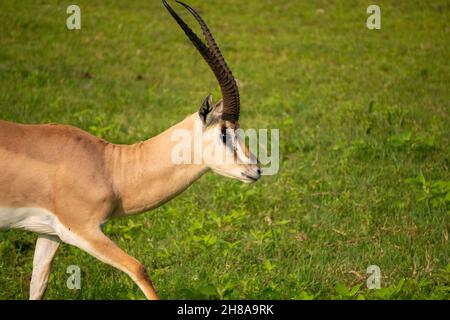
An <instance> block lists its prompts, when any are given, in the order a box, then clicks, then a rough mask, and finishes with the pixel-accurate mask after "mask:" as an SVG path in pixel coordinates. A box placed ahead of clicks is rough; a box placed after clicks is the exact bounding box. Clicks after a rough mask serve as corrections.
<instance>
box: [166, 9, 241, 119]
mask: <svg viewBox="0 0 450 320" xmlns="http://www.w3.org/2000/svg"><path fill="white" fill-rule="evenodd" d="M162 1H163V3H164V6H165V7H166V8H167V10H168V11H169V13H170V14H171V15H172V17H173V18H174V19H175V21H176V22H177V23H178V25H179V26H180V27H181V29H183V31H184V33H185V34H186V36H187V37H188V38H189V40H191V42H192V44H193V45H194V46H195V47H196V48H197V50H198V51H199V52H200V54H201V55H202V57H203V59H205V61H206V62H207V63H208V65H209V66H210V68H211V70H212V71H213V72H214V75H215V76H216V78H217V81H218V82H219V85H220V89H221V91H222V98H223V113H222V119H223V120H228V121H232V122H235V121H237V120H238V119H239V108H240V99H239V89H238V87H237V84H236V80H235V79H234V77H233V74H232V72H231V70H230V68H229V67H228V65H227V63H226V61H225V59H224V58H223V56H222V53H221V52H220V49H219V47H218V46H217V44H216V41H215V40H214V38H213V35H212V34H211V31H210V30H209V28H208V26H207V25H206V23H205V21H204V20H203V19H202V17H201V16H200V15H199V14H198V13H197V12H196V11H195V10H194V9H193V8H191V7H190V6H188V5H187V4H185V3H183V2H181V1H178V0H177V2H178V3H179V4H181V5H182V6H184V7H185V8H186V9H187V10H188V11H189V12H190V13H191V14H192V15H193V16H194V18H195V19H196V20H197V22H198V23H199V24H200V27H201V29H202V31H203V34H204V36H205V39H206V42H207V44H208V46H207V45H205V44H204V43H203V41H202V40H200V38H199V37H198V36H197V35H196V34H195V33H194V32H193V31H192V29H191V28H189V26H188V25H187V24H186V23H185V22H184V21H183V19H181V18H180V16H179V15H178V14H177V13H176V12H175V11H174V10H173V9H172V7H171V6H170V5H169V4H168V3H167V1H166V0H162Z"/></svg>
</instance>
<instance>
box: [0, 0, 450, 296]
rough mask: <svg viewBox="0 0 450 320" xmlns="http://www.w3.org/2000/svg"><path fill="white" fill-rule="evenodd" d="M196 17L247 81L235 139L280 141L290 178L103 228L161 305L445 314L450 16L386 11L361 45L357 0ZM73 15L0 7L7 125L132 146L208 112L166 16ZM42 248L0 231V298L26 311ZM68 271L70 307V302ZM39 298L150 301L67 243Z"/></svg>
mask: <svg viewBox="0 0 450 320" xmlns="http://www.w3.org/2000/svg"><path fill="white" fill-rule="evenodd" d="M187 2H189V4H191V5H192V6H194V7H197V8H199V9H200V11H201V13H202V14H203V16H204V18H205V20H206V21H207V22H208V23H209V25H210V27H211V29H212V30H213V32H214V31H215V32H214V34H215V36H216V40H217V41H218V43H219V45H221V48H222V51H223V53H224V55H225V57H226V58H227V60H228V61H229V64H230V66H231V67H232V69H233V72H234V74H235V75H236V77H237V79H238V80H239V82H240V83H241V96H242V98H241V100H242V111H241V115H242V116H241V121H240V122H241V125H242V127H244V128H269V129H270V128H272V129H280V140H281V143H280V155H281V165H280V171H279V173H278V174H277V175H275V176H267V177H263V179H261V180H260V181H259V182H258V183H256V184H254V185H250V186H248V185H243V184H241V183H240V182H237V181H231V180H228V179H226V178H222V177H219V176H217V175H214V174H211V173H209V174H207V175H205V176H204V177H203V178H202V179H201V180H200V181H198V182H197V183H196V184H194V185H193V186H192V187H191V188H190V189H188V190H187V191H186V192H185V193H184V194H182V195H181V196H179V197H178V198H176V199H174V200H173V201H171V202H169V203H168V204H166V205H164V206H163V207H161V208H158V209H157V210H154V211H151V212H148V213H145V214H143V215H140V216H137V217H133V218H130V219H127V220H114V221H110V222H109V223H108V224H107V225H106V229H105V232H106V233H107V234H108V235H109V236H111V237H112V238H113V239H114V240H115V241H117V243H118V244H119V245H120V246H121V247H122V248H124V249H125V250H126V251H127V252H128V253H130V254H131V255H133V256H135V257H136V258H137V259H138V260H140V261H141V262H142V263H144V264H145V266H146V267H147V270H148V272H149V274H150V276H151V278H152V279H153V280H154V283H155V285H156V287H157V288H158V291H159V293H160V295H161V297H162V298H163V299H175V298H194V299H197V298H208V299H252V298H258V299H272V298H273V299H364V298H365V299H449V298H450V292H449V287H450V264H449V253H450V249H449V243H448V233H449V228H450V215H449V210H450V173H449V165H450V144H449V138H450V134H449V123H450V112H449V109H450V64H449V61H450V27H449V24H448V22H449V21H450V3H449V1H430V2H433V4H431V3H428V4H426V3H425V2H424V1H418V0H417V1H381V0H380V1H378V2H377V4H378V5H380V7H381V14H382V20H381V21H382V22H381V23H382V29H381V30H368V29H367V28H366V19H367V17H368V15H367V14H366V8H367V6H368V5H369V4H370V3H369V2H367V1H357V0H352V1H326V0H320V1H299V0H298V1H297V0H283V1H281V0H270V1H269V0H248V1H238V0H226V1H217V0H215V1H200V0H189V1H187ZM69 4H72V3H69V2H65V1H44V0H39V1H31V0H30V1H22V0H20V1H11V0H3V1H1V2H0V21H2V22H1V24H0V119H2V120H10V121H16V122H21V123H47V122H58V123H67V124H72V125H74V126H77V127H80V128H82V129H85V130H87V131H89V132H91V133H92V134H95V135H97V136H100V137H103V138H105V139H107V140H109V141H111V142H115V143H134V142H138V141H140V140H144V139H147V138H149V137H151V136H153V135H155V134H157V133H159V132H161V131H162V130H164V129H166V128H168V127H169V126H171V125H173V124H175V123H177V122H178V121H181V120H182V119H184V117H185V116H186V115H188V114H191V113H193V112H195V111H196V110H197V109H198V107H199V106H200V102H201V100H202V99H203V98H204V97H205V96H206V95H207V94H208V93H209V92H212V93H213V96H214V97H215V98H219V96H220V92H219V89H218V86H217V84H216V81H215V79H214V77H213V75H212V73H211V72H210V71H209V69H208V67H207V65H206V64H205V63H204V62H203V60H202V59H201V57H200V55H199V54H198V53H197V52H196V51H195V49H194V48H193V47H192V45H191V44H190V43H189V42H188V41H187V40H186V38H185V36H184V34H183V33H182V32H181V30H180V29H179V28H178V26H177V25H176V24H175V22H174V21H173V20H172V19H171V17H170V16H169V14H168V13H167V12H166V11H165V8H164V7H163V5H162V4H161V2H160V1H111V0H110V1H96V2H94V1H86V0H83V1H81V0H80V1H76V4H78V5H79V6H80V7H81V19H82V29H81V30H80V31H68V30H67V28H66V18H67V16H68V15H67V14H66V8H67V6H68V5H69ZM174 6H175V5H174ZM175 8H176V9H178V12H180V13H183V17H186V18H188V16H187V15H186V14H185V12H184V11H182V10H181V8H180V7H178V6H176V7H175ZM188 21H190V23H191V25H194V22H193V20H192V19H190V18H189V19H188ZM0 170H1V168H0ZM0 174H1V171H0ZM35 240H36V235H34V234H30V233H26V232H22V231H5V232H1V233H0V298H1V299H26V298H28V289H29V280H30V277H31V270H32V256H33V250H34V244H35ZM70 265H78V266H79V267H80V268H81V272H82V283H81V286H82V287H81V290H69V289H68V288H67V287H66V281H67V278H68V277H69V274H67V273H66V269H67V267H68V266H70ZM370 265H377V266H379V267H380V269H381V276H382V280H381V286H382V289H380V290H369V289H367V288H366V284H365V283H366V278H367V276H368V275H367V274H366V269H367V267H368V266H370ZM47 298H48V299H142V298H144V296H143V294H142V293H141V292H140V291H139V289H138V287H137V286H136V285H134V284H133V282H132V281H131V279H129V278H128V276H126V275H125V274H123V273H121V272H119V271H116V270H115V269H113V268H111V267H109V266H106V265H104V264H102V263H100V262H98V261H97V260H95V259H94V258H92V257H91V256H89V255H88V254H85V253H84V252H81V251H80V250H78V249H76V248H73V247H70V246H68V245H62V246H61V247H60V249H59V251H58V253H57V255H56V258H55V261H54V267H53V272H52V275H51V278H50V282H49V289H48V291H47Z"/></svg>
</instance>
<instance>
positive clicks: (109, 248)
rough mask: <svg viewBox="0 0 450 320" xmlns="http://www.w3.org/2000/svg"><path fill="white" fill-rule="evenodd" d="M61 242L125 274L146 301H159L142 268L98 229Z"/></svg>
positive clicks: (77, 233) (73, 235)
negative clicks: (143, 295) (140, 291)
mask: <svg viewBox="0 0 450 320" xmlns="http://www.w3.org/2000/svg"><path fill="white" fill-rule="evenodd" d="M71 233H72V232H71ZM65 238H66V239H65ZM62 240H63V241H64V242H67V243H69V244H71V245H74V246H76V247H78V248H80V249H82V250H84V251H86V252H87V253H89V254H90V255H92V256H93V257H95V258H97V259H99V260H100V261H102V262H104V263H106V264H109V265H110V266H113V267H115V268H117V269H119V270H121V271H123V272H125V273H126V274H128V275H129V276H130V277H131V279H133V281H134V282H135V283H136V284H137V285H138V286H139V288H140V289H141V290H142V292H144V294H145V296H146V297H147V299H150V300H159V297H158V295H157V294H156V291H155V288H154V287H153V284H152V282H151V280H150V278H149V276H148V275H147V272H146V271H145V268H144V266H143V265H142V264H141V263H140V262H139V261H137V260H136V259H135V258H133V257H131V256H130V255H128V254H127V253H126V252H124V251H123V250H122V249H120V248H119V247H118V246H117V245H116V244H115V243H114V242H113V241H112V240H111V239H109V238H108V237H107V236H105V235H104V234H103V233H102V232H101V231H100V229H98V230H95V231H82V232H76V235H75V234H71V235H69V236H68V237H64V238H62Z"/></svg>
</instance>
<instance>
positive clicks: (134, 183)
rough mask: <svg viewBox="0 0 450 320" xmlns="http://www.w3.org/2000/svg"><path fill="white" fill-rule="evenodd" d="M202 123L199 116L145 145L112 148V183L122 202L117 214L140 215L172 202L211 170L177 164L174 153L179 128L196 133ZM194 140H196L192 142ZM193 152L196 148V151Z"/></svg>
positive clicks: (176, 126) (189, 119) (168, 130)
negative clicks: (198, 123) (197, 124)
mask: <svg viewBox="0 0 450 320" xmlns="http://www.w3.org/2000/svg"><path fill="white" fill-rule="evenodd" d="M198 121H200V118H199V116H198V114H197V113H195V114H193V115H190V116H189V117H187V118H186V119H184V120H183V121H181V122H179V123H178V124H176V125H174V126H173V127H171V128H169V129H167V130H166V131H164V132H162V133H161V134H159V135H157V136H156V137H153V138H151V139H149V140H146V141H144V142H140V143H137V144H133V145H113V144H112V145H111V146H110V151H109V152H110V157H109V159H111V163H110V168H111V176H112V180H113V181H112V183H113V186H114V188H115V192H116V193H117V195H118V197H119V199H120V206H119V208H118V209H117V210H116V212H115V213H114V214H115V215H123V214H133V213H140V212H143V211H146V210H149V209H152V208H155V207H158V206H159V205H161V204H163V203H165V202H167V201H169V200H170V199H172V198H174V197H175V196H177V195H178V194H180V193H181V192H183V191H184V190H186V189H187V188H188V187H189V186H190V185H191V184H192V183H193V182H195V181H196V180H197V179H199V178H200V177H201V176H202V174H203V173H205V172H206V171H207V167H206V166H205V165H203V164H195V163H193V162H194V161H192V163H191V164H176V163H174V161H173V159H172V150H173V147H174V145H175V144H176V143H177V141H172V134H173V132H174V131H175V130H177V129H182V130H187V131H189V132H190V133H191V137H193V133H194V130H195V126H196V123H197V122H198ZM192 140H193V139H192ZM192 149H193V148H192Z"/></svg>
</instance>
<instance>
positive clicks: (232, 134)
mask: <svg viewBox="0 0 450 320" xmlns="http://www.w3.org/2000/svg"><path fill="white" fill-rule="evenodd" d="M162 1H163V3H164V5H165V6H166V8H167V10H168V11H169V13H170V14H171V15H172V17H173V18H174V19H175V21H176V22H177V23H178V25H179V26H180V27H181V29H183V31H184V33H185V34H186V35H187V37H188V38H189V40H190V41H191V42H192V43H193V45H194V46H195V47H196V48H197V50H198V51H199V52H200V54H201V55H202V57H203V58H204V59H205V61H206V62H207V63H208V65H209V66H210V68H211V70H212V71H213V73H214V75H215V76H216V78H217V81H218V82H219V85H220V88H221V91H222V99H221V100H220V101H218V102H217V103H215V104H213V101H212V98H211V95H209V96H207V97H206V99H205V100H204V102H203V104H202V106H201V107H200V110H199V112H198V115H199V117H200V120H201V122H202V130H203V133H202V136H203V141H202V145H203V148H202V150H203V151H202V152H203V154H202V158H203V161H204V163H205V164H206V166H208V167H209V168H210V169H211V170H213V171H214V172H216V173H218V174H220V175H223V176H226V177H230V178H235V179H239V180H241V181H243V182H246V183H251V182H255V181H257V180H258V179H259V178H260V177H261V169H260V165H259V162H258V160H257V158H256V157H255V156H254V155H253V154H252V153H251V152H250V151H249V149H248V148H247V146H246V144H245V141H244V139H243V136H242V134H241V132H240V128H239V122H238V121H239V111H240V99H239V89H238V86H237V84H236V80H235V79H234V76H233V74H232V72H231V70H230V68H229V67H228V65H227V63H226V61H225V59H224V58H223V56H222V53H221V52H220V49H219V47H218V46H217V44H216V42H215V40H214V38H213V36H212V34H211V32H210V30H209V28H208V26H207V25H206V23H205V22H204V21H203V19H202V17H201V16H200V15H199V14H198V13H197V12H196V11H195V10H194V9H193V8H191V7H190V6H188V5H187V4H185V3H183V2H181V1H177V2H178V3H179V4H181V5H182V6H184V7H185V8H186V9H187V10H188V11H189V12H190V13H191V14H192V15H193V16H194V18H195V19H196V20H197V22H198V23H199V25H200V27H201V29H202V32H203V35H204V36H205V40H206V44H205V43H203V41H202V40H201V39H200V38H199V37H198V36H197V35H196V34H195V33H194V32H193V31H192V30H191V28H189V26H188V25H187V24H186V23H185V22H184V21H183V20H182V19H181V18H180V16H179V15H178V14H177V13H176V12H175V11H174V10H173V9H172V7H171V6H170V5H169V4H168V3H167V1H166V0H162Z"/></svg>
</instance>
